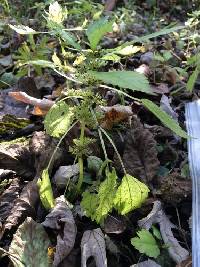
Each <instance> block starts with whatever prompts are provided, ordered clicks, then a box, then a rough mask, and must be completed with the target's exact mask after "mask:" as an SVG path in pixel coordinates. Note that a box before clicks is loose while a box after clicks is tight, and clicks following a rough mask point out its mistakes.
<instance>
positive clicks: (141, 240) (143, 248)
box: [131, 229, 160, 258]
mask: <svg viewBox="0 0 200 267" xmlns="http://www.w3.org/2000/svg"><path fill="white" fill-rule="evenodd" d="M137 235H138V237H134V238H132V239H131V244H132V245H133V246H134V247H135V248H136V249H137V250H139V252H140V253H142V254H143V253H144V254H146V255H147V256H149V257H153V258H157V257H158V256H159V254H160V249H159V247H158V245H157V243H156V240H155V238H154V237H153V235H152V234H151V233H150V232H149V231H147V230H145V229H142V230H141V231H139V232H137Z"/></svg>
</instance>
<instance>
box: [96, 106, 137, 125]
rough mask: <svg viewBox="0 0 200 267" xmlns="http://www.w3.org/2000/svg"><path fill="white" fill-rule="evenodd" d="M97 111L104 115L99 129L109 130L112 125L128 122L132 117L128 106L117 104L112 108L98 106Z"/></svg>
mask: <svg viewBox="0 0 200 267" xmlns="http://www.w3.org/2000/svg"><path fill="white" fill-rule="evenodd" d="M98 111H100V112H102V113H103V114H104V118H103V119H102V121H101V127H102V128H104V129H107V130H109V129H111V128H112V127H113V125H114V124H117V123H119V122H121V121H125V120H128V119H129V118H130V117H131V116H132V115H133V112H132V109H131V107H130V106H123V105H119V104H117V105H114V106H112V107H104V106H100V107H99V109H98Z"/></svg>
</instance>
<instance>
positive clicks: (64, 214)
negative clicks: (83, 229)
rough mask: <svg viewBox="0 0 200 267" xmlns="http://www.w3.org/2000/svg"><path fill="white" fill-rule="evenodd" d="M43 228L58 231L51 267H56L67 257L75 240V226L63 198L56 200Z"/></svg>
mask: <svg viewBox="0 0 200 267" xmlns="http://www.w3.org/2000/svg"><path fill="white" fill-rule="evenodd" d="M42 225H43V226H45V227H49V228H51V229H54V230H59V234H58V236H57V244H56V252H55V255H54V261H53V266H58V264H59V263H60V262H62V261H63V260H64V258H65V257H67V256H68V255H69V253H70V252H71V250H72V249H73V247H74V243H75V239H76V232H77V230H76V224H75V221H74V217H73V215H72V212H71V210H70V208H69V207H68V205H67V204H66V201H65V198H64V196H61V197H59V198H57V199H56V205H55V207H54V208H53V209H52V211H51V212H50V213H49V214H48V215H47V216H46V219H45V221H44V222H43V223H42Z"/></svg>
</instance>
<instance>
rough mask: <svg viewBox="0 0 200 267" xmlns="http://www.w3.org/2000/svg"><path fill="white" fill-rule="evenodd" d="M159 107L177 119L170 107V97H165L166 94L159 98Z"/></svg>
mask: <svg viewBox="0 0 200 267" xmlns="http://www.w3.org/2000/svg"><path fill="white" fill-rule="evenodd" d="M160 107H161V108H162V110H164V111H165V112H166V113H167V114H168V115H170V116H171V117H172V118H173V119H174V120H175V121H178V114H177V113H176V112H175V111H174V110H173V108H172V107H171V99H169V97H167V96H166V95H162V97H161V100H160Z"/></svg>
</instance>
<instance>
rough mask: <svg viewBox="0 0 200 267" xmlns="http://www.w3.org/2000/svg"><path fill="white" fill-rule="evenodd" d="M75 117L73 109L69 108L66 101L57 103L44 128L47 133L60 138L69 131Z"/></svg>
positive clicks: (46, 119) (45, 121) (48, 115)
mask: <svg viewBox="0 0 200 267" xmlns="http://www.w3.org/2000/svg"><path fill="white" fill-rule="evenodd" d="M73 115H74V113H73V107H69V106H68V105H67V104H66V103H65V102H64V101H59V102H57V103H56V104H54V105H53V106H52V107H51V109H50V110H49V112H48V113H47V115H46V117H45V120H44V127H45V130H46V132H47V133H48V134H49V135H51V136H53V137H58V138H59V137H60V136H62V135H63V134H64V133H65V132H66V131H67V130H68V129H69V127H70V125H71V123H72V119H73Z"/></svg>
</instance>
